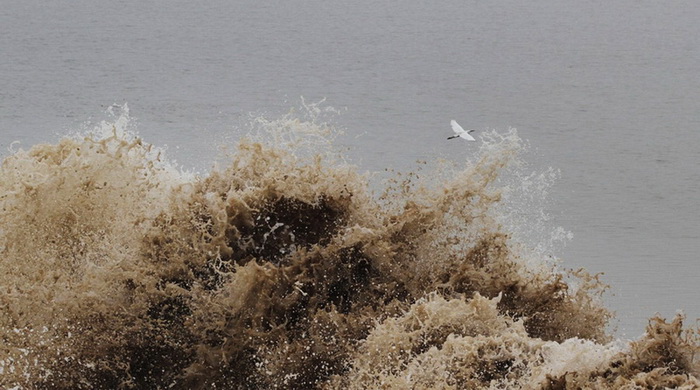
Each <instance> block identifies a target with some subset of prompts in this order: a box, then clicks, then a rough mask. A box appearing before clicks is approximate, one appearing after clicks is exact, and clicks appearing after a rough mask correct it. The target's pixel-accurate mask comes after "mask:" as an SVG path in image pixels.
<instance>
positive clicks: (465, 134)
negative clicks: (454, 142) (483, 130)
mask: <svg viewBox="0 0 700 390" xmlns="http://www.w3.org/2000/svg"><path fill="white" fill-rule="evenodd" d="M450 124H451V125H452V130H453V131H454V132H455V135H453V136H452V137H447V139H452V138H457V137H461V138H464V139H466V140H467V141H476V139H474V137H472V136H471V135H469V133H471V132H473V131H474V130H469V131H467V130H464V129H463V128H462V126H460V125H459V123H457V121H455V120H454V119H453V120H452V122H450Z"/></svg>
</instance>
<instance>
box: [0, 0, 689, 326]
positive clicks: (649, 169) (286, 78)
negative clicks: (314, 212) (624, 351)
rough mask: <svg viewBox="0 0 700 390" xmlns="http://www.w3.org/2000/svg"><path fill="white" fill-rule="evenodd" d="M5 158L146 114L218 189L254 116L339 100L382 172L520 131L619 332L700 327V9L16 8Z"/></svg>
mask: <svg viewBox="0 0 700 390" xmlns="http://www.w3.org/2000/svg"><path fill="white" fill-rule="evenodd" d="M1 8H2V11H0V32H1V34H0V53H1V54H0V85H2V88H0V146H1V147H2V148H3V149H5V148H7V147H8V146H9V145H10V143H11V142H13V141H16V140H17V141H20V142H21V143H20V146H22V147H24V148H28V147H30V146H31V145H33V144H35V143H38V142H48V141H55V140H56V139H57V138H58V137H59V136H60V135H62V134H65V133H67V132H70V131H75V130H79V129H81V128H83V127H84V126H85V122H86V121H93V122H94V121H97V120H100V119H102V118H103V117H104V112H105V110H106V108H107V107H108V106H110V105H112V104H113V103H120V104H121V103H124V102H128V104H129V107H130V108H131V115H132V116H133V117H136V118H137V120H138V129H139V132H140V133H141V135H142V136H143V137H144V138H145V139H146V140H147V141H149V142H151V143H155V144H158V145H164V144H166V145H169V146H170V153H171V155H172V156H173V157H174V158H176V159H177V160H178V161H179V162H180V163H182V164H183V165H184V166H185V167H190V168H194V169H199V170H204V169H206V168H207V167H208V166H209V165H210V164H211V163H212V161H213V160H214V158H213V157H212V156H214V155H215V154H216V153H217V148H218V146H219V145H222V144H227V143H231V142H232V141H235V140H236V139H237V138H238V137H239V136H240V134H241V132H240V131H239V130H238V129H239V128H240V127H241V124H243V123H245V122H246V121H247V118H248V114H249V113H250V112H255V113H269V114H270V115H272V116H274V115H279V113H282V112H285V111H287V110H288V109H289V108H290V107H294V106H298V105H299V102H300V99H299V96H302V95H303V96H304V97H305V99H306V100H307V101H317V100H319V99H321V98H324V97H325V98H327V103H328V104H329V105H331V106H333V107H336V108H340V109H342V114H340V115H339V116H337V117H335V118H334V120H335V121H336V122H337V124H338V125H339V126H341V127H343V128H344V129H345V132H346V136H345V137H344V138H342V139H341V140H340V142H341V143H342V144H343V145H345V146H347V147H349V148H350V151H349V155H350V157H351V158H352V159H353V161H355V162H356V163H357V164H358V165H360V166H361V167H362V168H364V169H367V170H370V171H381V170H384V169H385V168H396V169H401V170H409V169H412V168H413V167H414V166H415V165H414V162H415V160H417V159H431V158H434V157H437V156H443V157H447V158H450V159H456V160H459V159H462V158H463V157H464V156H465V154H468V153H470V151H471V150H472V149H470V145H467V144H465V143H457V142H450V143H448V142H446V141H445V137H446V136H447V135H449V132H450V131H449V126H448V123H449V120H450V119H452V118H455V119H457V120H458V121H460V122H461V123H462V124H463V125H464V126H465V127H466V126H468V127H471V128H477V129H486V128H497V129H507V128H508V127H517V128H518V130H519V133H520V135H521V136H522V137H523V138H525V139H527V140H528V141H529V142H530V144H531V146H532V148H531V151H530V155H528V156H527V157H526V159H527V160H528V161H529V162H530V163H531V168H532V169H534V170H543V169H546V168H547V167H550V166H551V167H554V168H557V169H560V170H561V179H560V180H559V181H558V182H557V184H556V185H555V187H554V188H553V189H552V190H551V191H550V199H549V202H548V210H549V213H550V215H551V220H550V221H549V222H548V223H550V224H551V226H552V227H556V226H562V227H564V228H565V229H567V230H570V231H572V232H573V234H574V239H573V240H572V241H571V242H570V243H569V244H568V246H566V247H565V248H562V249H560V250H559V251H558V253H556V255H557V256H558V257H560V258H562V261H563V267H567V268H569V267H570V268H578V267H585V268H587V269H588V270H590V271H591V272H604V273H605V276H604V280H605V281H606V282H608V283H609V284H611V285H612V288H611V294H609V295H608V296H607V297H606V299H607V302H608V305H609V306H610V307H611V308H612V309H614V310H616V311H617V312H618V316H619V319H620V322H619V328H620V329H619V333H620V334H621V335H624V336H628V337H636V336H638V335H639V334H641V332H642V331H643V327H644V325H645V324H646V318H648V317H649V316H651V315H653V314H654V313H655V312H660V313H661V314H663V315H666V316H670V315H672V314H673V313H675V312H676V310H678V309H682V310H684V311H685V312H686V313H687V314H688V317H689V320H690V321H691V322H692V321H694V320H695V318H697V317H699V316H700V303H699V302H700V300H699V299H698V298H699V296H698V295H699V294H698V293H699V289H698V285H700V262H699V261H698V253H700V196H699V194H700V131H699V129H700V79H699V78H698V74H700V41H699V40H700V27H699V24H698V23H697V20H698V17H699V16H700V8H699V7H698V6H697V5H696V4H695V3H694V2H690V1H673V2H663V3H661V2H653V1H620V2H616V3H615V4H614V5H613V4H610V3H606V2H598V1H590V0H587V1H579V2H544V1H532V2H528V3H527V4H523V3H522V2H517V1H500V2H484V1H449V2H442V3H441V5H439V6H436V5H434V4H433V3H424V4H418V3H416V4H406V3H403V2H401V3H399V2H384V3H382V4H377V2H369V1H356V2H335V1H323V2H320V1H306V2H277V3H275V2H269V3H267V4H260V3H259V2H254V1H237V2H227V1H211V2H207V4H200V3H197V2H191V1H168V2H166V1H152V2H140V1H125V2H106V1H83V2H74V1H52V2H39V1H34V0H28V1H23V2H4V4H3V6H2V7H1Z"/></svg>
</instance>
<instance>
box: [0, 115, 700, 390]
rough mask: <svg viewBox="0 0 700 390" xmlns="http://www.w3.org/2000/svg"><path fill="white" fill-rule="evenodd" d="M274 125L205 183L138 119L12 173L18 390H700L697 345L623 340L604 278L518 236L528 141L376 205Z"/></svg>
mask: <svg viewBox="0 0 700 390" xmlns="http://www.w3.org/2000/svg"><path fill="white" fill-rule="evenodd" d="M260 123H263V125H261V128H262V130H260V132H259V133H256V134H255V135H251V136H250V137H247V138H245V139H243V140H242V141H240V143H239V145H238V147H237V149H236V150H235V151H234V152H233V153H232V155H231V156H230V159H229V160H228V162H227V165H224V167H223V168H214V169H212V170H211V171H210V172H209V173H207V174H206V175H202V176H197V175H193V174H187V173H183V172H181V171H180V170H178V169H176V168H175V167H173V166H172V164H170V163H169V162H168V161H167V160H166V159H165V157H164V155H163V153H162V151H161V150H160V149H159V148H157V147H154V146H152V145H149V144H147V143H146V142H145V141H142V140H141V139H140V138H138V137H137V136H136V135H134V134H133V133H130V132H129V131H125V130H124V129H123V122H119V121H117V123H115V124H113V125H110V126H106V127H105V129H104V130H102V131H95V132H91V133H88V134H84V135H82V136H73V137H67V138H64V139H62V140H61V141H60V142H58V143H57V144H53V145H36V146H34V147H32V148H30V149H29V150H27V151H24V150H19V151H16V152H14V153H13V154H11V155H9V156H7V157H6V158H5V159H4V161H3V163H2V167H1V168H0V205H1V206H2V214H1V217H0V246H1V250H2V252H1V255H2V256H1V257H0V269H1V270H2V273H0V294H1V295H0V311H1V312H0V337H1V339H2V343H1V344H0V387H2V388H15V389H115V388H127V389H128V388H134V389H158V388H163V389H165V388H175V389H211V388H217V389H272V388H280V389H306V388H310V389H314V388H318V389H346V388H347V389H369V388H383V389H407V388H413V389H505V388H507V389H572V388H595V389H621V388H627V389H636V388H664V387H668V388H685V389H693V388H698V386H700V381H698V375H699V374H700V372H699V371H700V370H699V367H698V361H699V360H700V351H699V349H698V348H699V343H698V337H699V335H700V334H699V333H698V330H697V328H688V327H686V328H684V327H683V324H682V317H680V316H679V317H676V318H674V319H669V320H666V319H662V318H653V319H650V321H649V326H648V328H647V333H646V335H645V336H643V337H642V338H640V339H639V340H636V341H633V342H623V341H620V340H613V338H612V337H611V336H610V335H609V334H608V333H607V332H606V326H607V324H608V321H609V320H610V319H611V316H612V314H611V313H610V312H609V311H608V310H607V309H606V308H605V307H604V306H603V304H602V299H601V295H602V294H603V293H604V290H605V288H606V286H605V285H604V284H603V283H602V282H601V281H600V280H599V277H598V275H595V274H591V273H589V272H587V271H585V270H577V271H566V270H561V269H559V266H558V265H556V264H552V263H549V262H547V261H546V259H538V258H537V254H538V252H537V251H529V250H527V247H528V245H534V244H533V243H527V242H518V241H517V239H516V238H514V236H513V234H512V232H511V231H509V230H508V229H509V228H508V227H507V225H504V224H503V223H502V221H501V219H500V218H499V213H500V212H501V210H502V209H501V208H499V205H500V204H501V203H502V202H503V201H504V200H503V193H504V188H503V187H502V186H501V184H500V182H499V177H500V176H501V175H502V174H503V173H504V172H506V171H507V170H508V169H510V168H511V167H512V166H513V165H517V161H518V158H519V157H518V152H519V150H520V148H521V140H520V139H519V138H518V136H517V133H516V132H515V131H509V132H506V133H505V134H499V133H497V132H490V133H488V134H485V136H484V140H485V141H484V144H483V145H482V147H481V149H480V150H479V153H478V154H477V156H476V157H475V158H474V160H473V161H470V162H467V163H466V164H465V165H464V166H463V167H461V168H460V169H458V170H454V172H451V173H450V174H448V175H446V174H445V173H444V172H443V173H440V174H438V173H435V174H434V175H432V177H433V180H432V182H431V183H430V185H426V184H425V183H423V184H421V182H420V180H419V179H418V178H417V175H413V174H409V175H407V176H397V177H395V178H394V180H393V181H389V182H388V184H387V187H386V188H385V191H384V192H383V193H382V194H381V195H376V194H375V193H374V192H373V191H371V190H370V189H369V179H368V177H367V176H366V175H364V174H361V173H359V172H358V171H357V168H355V167H353V166H352V165H349V164H347V163H345V162H344V161H343V159H342V158H340V157H338V156H337V155H336V154H335V153H334V152H332V150H331V149H332V145H330V144H329V143H328V142H327V139H326V138H324V137H323V136H322V135H321V134H322V133H324V132H325V131H326V130H328V129H327V128H326V127H325V125H324V124H318V123H315V122H313V121H311V122H303V121H299V120H296V119H293V118H290V117H284V118H282V119H280V120H275V121H261V122H260ZM309 140H312V141H309ZM326 148H328V149H326ZM427 176H431V175H430V174H428V175H427ZM438 177H439V179H435V178H438Z"/></svg>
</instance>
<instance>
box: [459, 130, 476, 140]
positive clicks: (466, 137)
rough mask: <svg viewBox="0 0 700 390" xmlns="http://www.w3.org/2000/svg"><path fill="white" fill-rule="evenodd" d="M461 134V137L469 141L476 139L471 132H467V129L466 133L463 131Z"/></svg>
mask: <svg viewBox="0 0 700 390" xmlns="http://www.w3.org/2000/svg"><path fill="white" fill-rule="evenodd" d="M459 136H460V137H461V138H464V139H466V140H467V141H476V138H474V137H472V136H471V134H469V133H467V132H466V131H465V132H464V133H461V134H460V135H459Z"/></svg>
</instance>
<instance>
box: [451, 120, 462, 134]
mask: <svg viewBox="0 0 700 390" xmlns="http://www.w3.org/2000/svg"><path fill="white" fill-rule="evenodd" d="M450 125H452V131H454V132H455V134H457V135H459V136H460V137H461V135H462V134H466V132H465V131H464V129H463V128H462V126H460V125H459V123H457V121H456V120H454V119H452V121H451V122H450Z"/></svg>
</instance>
